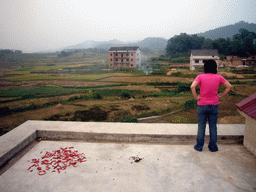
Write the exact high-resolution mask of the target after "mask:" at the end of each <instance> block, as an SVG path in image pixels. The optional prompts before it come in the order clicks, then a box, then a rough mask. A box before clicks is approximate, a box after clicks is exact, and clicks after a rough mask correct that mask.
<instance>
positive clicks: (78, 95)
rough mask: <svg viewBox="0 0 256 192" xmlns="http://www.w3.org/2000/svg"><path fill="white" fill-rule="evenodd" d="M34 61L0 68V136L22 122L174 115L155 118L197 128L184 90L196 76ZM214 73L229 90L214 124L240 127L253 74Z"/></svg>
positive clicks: (86, 62)
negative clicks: (241, 108)
mask: <svg viewBox="0 0 256 192" xmlns="http://www.w3.org/2000/svg"><path fill="white" fill-rule="evenodd" d="M38 57H39V56H37V57H35V59H34V60H33V59H31V60H29V61H30V63H28V62H25V61H27V60H24V61H23V63H19V62H17V63H15V62H14V63H11V64H10V66H12V67H10V66H8V65H7V64H6V63H4V64H1V63H0V64H1V67H0V69H1V71H0V90H1V93H0V108H1V111H0V112H1V116H0V133H1V134H4V133H5V132H7V131H9V130H11V129H13V128H15V127H17V126H18V125H20V124H22V123H24V122H25V121H27V120H61V121H105V122H120V121H121V122H136V121H137V119H138V118H144V117H150V116H159V115H165V114H168V113H171V112H174V113H173V114H170V115H165V116H163V117H160V118H159V119H160V120H161V121H162V122H166V123H197V117H196V108H195V107H196V103H195V100H193V96H192V94H191V92H190V85H191V83H192V81H193V80H194V78H195V77H196V76H197V75H198V74H200V73H199V72H191V71H188V70H182V71H172V72H170V71H171V69H170V68H168V66H165V70H166V73H163V74H151V75H145V74H143V73H138V72H136V71H122V70H113V69H109V68H108V67H107V64H106V62H103V61H102V60H103V59H104V58H105V59H106V56H104V55H100V56H96V57H95V58H81V57H79V58H77V59H76V58H75V56H72V57H71V58H58V57H57V56H54V55H50V56H49V55H48V56H47V55H44V57H43V58H41V59H40V62H39V60H38ZM49 65H50V66H49ZM167 74H168V75H167ZM220 74H222V75H224V76H225V77H226V78H228V80H229V81H230V82H231V84H233V88H232V91H231V92H230V94H229V95H227V97H225V98H224V99H222V100H220V112H219V123H228V124H229V123H231V124H232V123H245V119H244V118H243V117H242V116H241V115H239V113H238V112H237V110H236V107H235V104H236V103H238V102H239V101H241V100H243V99H245V98H246V97H248V96H250V95H251V94H253V93H255V92H256V80H255V79H256V77H255V74H235V73H232V72H230V71H226V72H220ZM223 90H224V87H220V90H219V91H220V92H222V91H223ZM149 122H150V121H149ZM151 122H152V123H154V122H155V121H154V120H152V121H151Z"/></svg>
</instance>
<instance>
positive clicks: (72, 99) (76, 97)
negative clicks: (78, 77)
mask: <svg viewBox="0 0 256 192" xmlns="http://www.w3.org/2000/svg"><path fill="white" fill-rule="evenodd" d="M79 99H80V98H79V97H78V96H73V97H70V98H69V99H68V101H69V102H70V101H76V100H79Z"/></svg>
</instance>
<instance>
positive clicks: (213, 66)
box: [204, 59, 217, 74]
mask: <svg viewBox="0 0 256 192" xmlns="http://www.w3.org/2000/svg"><path fill="white" fill-rule="evenodd" d="M204 73H214V74H216V73H217V63H216V61H215V60H212V59H211V60H206V61H205V63H204Z"/></svg>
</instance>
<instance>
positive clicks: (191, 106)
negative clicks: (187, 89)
mask: <svg viewBox="0 0 256 192" xmlns="http://www.w3.org/2000/svg"><path fill="white" fill-rule="evenodd" d="M196 106H197V100H195V99H189V100H186V101H185V103H184V104H183V106H182V109H183V110H184V111H188V110H189V109H194V108H196Z"/></svg>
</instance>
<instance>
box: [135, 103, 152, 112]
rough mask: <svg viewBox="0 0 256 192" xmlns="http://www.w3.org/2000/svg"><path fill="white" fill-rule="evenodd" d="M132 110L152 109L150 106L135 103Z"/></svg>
mask: <svg viewBox="0 0 256 192" xmlns="http://www.w3.org/2000/svg"><path fill="white" fill-rule="evenodd" d="M131 109H132V110H136V111H143V110H150V107H148V106H147V105H144V104H142V105H133V106H132V107H131Z"/></svg>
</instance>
